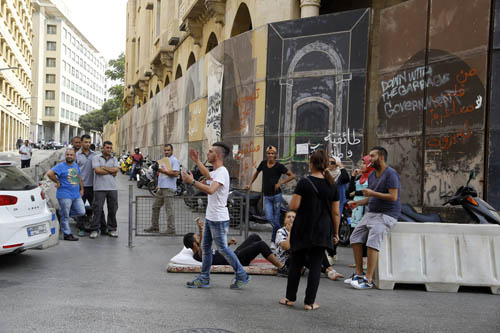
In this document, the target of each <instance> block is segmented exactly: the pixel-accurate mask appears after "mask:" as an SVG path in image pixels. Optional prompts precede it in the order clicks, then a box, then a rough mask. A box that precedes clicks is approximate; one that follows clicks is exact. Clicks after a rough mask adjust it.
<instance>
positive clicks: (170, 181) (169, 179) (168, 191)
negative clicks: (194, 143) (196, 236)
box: [144, 143, 181, 235]
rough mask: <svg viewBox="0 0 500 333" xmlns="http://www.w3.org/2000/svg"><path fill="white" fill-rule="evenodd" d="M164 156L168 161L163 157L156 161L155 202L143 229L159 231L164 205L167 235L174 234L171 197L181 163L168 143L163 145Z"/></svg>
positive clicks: (175, 187)
mask: <svg viewBox="0 0 500 333" xmlns="http://www.w3.org/2000/svg"><path fill="white" fill-rule="evenodd" d="M163 152H164V153H165V157H166V158H168V160H169V161H170V165H169V168H170V169H169V168H167V165H166V164H168V162H166V163H163V162H162V161H163V159H162V160H160V161H158V163H159V164H158V172H159V173H160V175H159V176H158V192H157V193H156V198H155V202H154V203H153V215H152V217H151V227H150V228H147V229H144V231H145V232H153V233H156V232H160V224H159V219H160V209H161V207H162V206H163V205H165V214H166V216H167V232H166V234H167V235H175V217H174V209H173V208H172V200H173V199H172V197H173V196H174V194H175V190H176V189H177V177H178V176H179V172H180V167H181V164H180V163H179V161H178V160H177V159H176V158H175V156H174V155H173V152H174V147H172V145H171V144H170V143H167V144H165V146H164V147H163Z"/></svg>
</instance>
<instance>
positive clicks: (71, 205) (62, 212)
mask: <svg viewBox="0 0 500 333" xmlns="http://www.w3.org/2000/svg"><path fill="white" fill-rule="evenodd" d="M57 200H58V201H59V206H61V208H59V217H60V219H61V220H60V221H59V223H60V224H61V229H62V231H63V233H64V234H65V235H69V234H71V229H70V228H69V218H70V217H77V216H83V215H85V205H84V204H83V200H82V198H77V199H57Z"/></svg>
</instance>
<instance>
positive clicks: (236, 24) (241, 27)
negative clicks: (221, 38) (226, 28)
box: [231, 2, 253, 37]
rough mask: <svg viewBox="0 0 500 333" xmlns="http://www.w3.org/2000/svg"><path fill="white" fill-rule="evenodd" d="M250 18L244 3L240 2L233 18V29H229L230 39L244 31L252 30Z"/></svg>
mask: <svg viewBox="0 0 500 333" xmlns="http://www.w3.org/2000/svg"><path fill="white" fill-rule="evenodd" d="M252 29H253V25H252V17H251V16H250V10H249V9H248V6H247V5H246V3H244V2H242V3H241V4H240V7H238V11H237V12H236V16H235V17H234V21H233V27H232V28H231V37H234V36H238V35H239V34H242V33H244V32H246V31H249V30H252Z"/></svg>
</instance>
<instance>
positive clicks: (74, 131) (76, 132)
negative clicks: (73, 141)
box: [71, 127, 78, 138]
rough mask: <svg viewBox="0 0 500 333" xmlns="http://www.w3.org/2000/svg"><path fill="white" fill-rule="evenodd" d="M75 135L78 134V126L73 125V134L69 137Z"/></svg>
mask: <svg viewBox="0 0 500 333" xmlns="http://www.w3.org/2000/svg"><path fill="white" fill-rule="evenodd" d="M77 135H78V128H77V127H73V134H72V135H71V138H74V137H75V136H77Z"/></svg>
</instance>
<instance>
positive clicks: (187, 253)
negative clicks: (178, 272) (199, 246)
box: [170, 247, 201, 266]
mask: <svg viewBox="0 0 500 333" xmlns="http://www.w3.org/2000/svg"><path fill="white" fill-rule="evenodd" d="M170 262H171V263H173V264H178V265H188V266H201V262H199V261H197V260H195V259H194V258H193V250H191V249H188V248H186V247H184V248H183V249H182V250H181V252H179V253H177V255H175V256H174V257H173V258H172V259H170Z"/></svg>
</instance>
